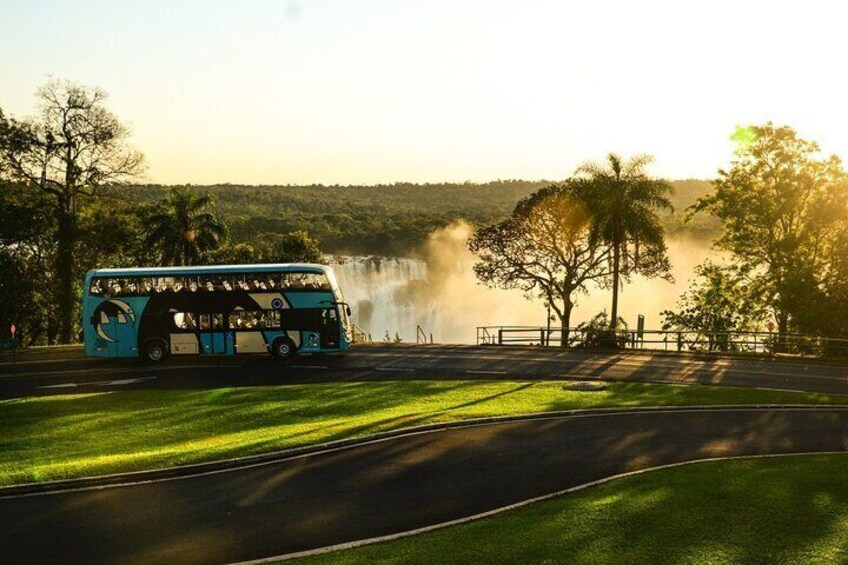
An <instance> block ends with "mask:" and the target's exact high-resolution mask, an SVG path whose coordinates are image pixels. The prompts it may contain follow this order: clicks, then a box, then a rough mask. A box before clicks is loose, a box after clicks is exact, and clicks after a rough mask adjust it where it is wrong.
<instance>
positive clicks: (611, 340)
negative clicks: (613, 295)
mask: <svg viewBox="0 0 848 565" xmlns="http://www.w3.org/2000/svg"><path fill="white" fill-rule="evenodd" d="M629 342H630V332H629V330H628V328H627V322H625V321H624V318H622V317H620V316H619V318H618V323H616V328H615V332H613V331H611V330H610V321H609V315H608V314H607V313H606V310H605V311H603V312H601V313H600V314H597V315H595V317H594V318H592V319H591V320H589V321H588V322H583V323H582V324H580V325H579V326H577V328H576V329H575V331H574V335H573V336H571V338H570V339H569V342H568V343H569V345H570V346H571V347H574V348H576V349H599V348H610V347H612V348H619V349H623V348H625V347H627V344H628V343H629Z"/></svg>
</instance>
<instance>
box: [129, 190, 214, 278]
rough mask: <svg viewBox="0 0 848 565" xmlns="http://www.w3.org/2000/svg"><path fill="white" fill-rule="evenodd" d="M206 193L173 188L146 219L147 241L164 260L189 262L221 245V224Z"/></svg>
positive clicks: (180, 263) (184, 263)
mask: <svg viewBox="0 0 848 565" xmlns="http://www.w3.org/2000/svg"><path fill="white" fill-rule="evenodd" d="M213 208H214V202H213V200H212V197H211V196H209V195H208V194H198V193H196V192H194V191H192V190H191V189H189V188H172V189H171V191H170V193H169V194H168V197H167V198H166V199H165V200H164V201H163V202H161V203H160V205H159V206H158V207H157V209H156V210H155V211H154V213H153V214H152V215H151V217H150V218H149V221H148V225H149V231H148V235H147V238H146V242H147V243H148V244H149V245H151V246H154V247H156V248H157V249H158V250H159V252H160V253H161V258H162V261H163V262H164V263H168V264H171V265H191V264H193V263H195V262H197V260H198V259H200V258H201V257H203V256H204V254H206V253H207V252H209V251H212V250H214V249H217V248H218V247H219V246H220V245H221V239H222V238H223V236H224V234H225V233H226V229H225V228H224V224H223V223H221V221H220V220H219V219H218V217H217V216H216V215H215V214H214V212H213V210H212V209H213Z"/></svg>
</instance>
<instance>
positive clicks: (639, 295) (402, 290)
mask: <svg viewBox="0 0 848 565" xmlns="http://www.w3.org/2000/svg"><path fill="white" fill-rule="evenodd" d="M471 233H472V228H471V226H469V225H468V224H466V223H462V222H460V223H456V224H452V225H451V226H448V227H446V228H444V229H441V230H437V231H435V232H433V233H432V234H431V235H430V237H429V238H428V241H427V244H426V245H425V247H424V249H423V251H422V253H421V257H420V258H382V257H336V258H335V259H334V260H333V261H332V266H333V268H334V270H335V272H336V276H337V277H338V279H339V284H340V286H341V288H342V291H343V292H344V295H345V300H346V301H347V302H348V304H350V306H351V309H352V310H353V320H354V322H356V323H357V324H358V325H359V326H361V327H362V328H363V329H364V330H366V331H368V332H369V333H370V334H371V337H372V339H374V340H375V341H382V340H383V339H384V337H385V335H386V333H387V332H388V334H389V336H390V338H391V339H394V337H395V334H397V335H399V336H400V337H401V338H402V339H403V340H404V341H408V342H414V341H416V326H420V327H421V328H422V329H423V330H424V333H425V335H426V337H427V339H429V336H430V334H432V335H433V338H434V340H435V341H436V342H437V343H474V342H475V340H476V328H477V326H497V325H531V326H541V325H544V324H545V316H546V312H545V307H544V305H543V303H542V302H541V301H540V300H528V299H527V298H526V297H525V296H524V295H523V294H522V293H521V292H520V291H516V290H500V289H491V288H487V287H485V286H482V285H481V284H479V282H478V281H477V279H476V277H475V275H474V271H473V265H474V255H473V254H472V253H471V252H470V251H468V249H467V248H466V246H465V242H466V241H467V240H468V238H469V237H470V236H471ZM668 247H669V256H670V258H671V262H672V274H673V275H674V278H675V282H674V283H669V282H666V281H663V280H659V279H653V280H646V279H642V278H638V277H637V278H635V279H634V280H633V281H632V282H631V284H628V285H626V286H624V288H623V291H622V292H621V294H620V315H621V316H622V317H623V318H624V319H625V320H626V321H627V323H628V324H630V325H631V326H635V325H636V317H637V315H638V314H643V315H645V317H646V327H647V328H649V329H654V328H659V327H660V324H661V318H660V312H661V311H662V310H665V309H668V308H674V306H675V303H676V301H677V299H678V297H679V296H680V294H681V293H682V292H683V291H684V290H685V289H686V288H687V287H688V284H689V279H690V278H691V277H692V272H693V269H694V267H695V266H696V265H698V264H699V263H701V262H703V261H704V259H706V258H707V257H708V256H710V254H711V252H710V249H709V247H708V246H706V245H702V244H699V243H692V242H689V241H685V240H673V241H670V242H669V244H668ZM609 307H610V291H609V290H607V289H599V288H592V289H590V292H589V293H588V294H587V295H579V296H578V297H577V307H576V308H575V310H574V312H573V314H572V325H577V324H579V323H580V322H583V321H586V320H588V319H590V318H591V317H592V316H594V315H595V314H597V313H598V312H600V311H602V310H607V311H608V310H609ZM553 323H554V325H556V324H557V322H553Z"/></svg>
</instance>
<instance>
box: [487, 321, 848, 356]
mask: <svg viewBox="0 0 848 565" xmlns="http://www.w3.org/2000/svg"><path fill="white" fill-rule="evenodd" d="M563 341H565V342H566V343H565V346H566V347H569V348H576V349H591V348H595V347H604V346H610V345H612V346H618V347H620V348H625V349H645V350H661V351H701V352H738V353H759V354H774V353H790V354H797V355H813V356H822V357H825V356H848V338H837V337H820V336H809V335H801V334H786V335H783V336H781V335H779V334H777V333H774V332H748V331H745V332H742V331H740V332H696V331H673V330H642V331H639V330H619V331H618V332H616V336H615V338H614V339H613V338H612V336H611V335H610V334H609V333H608V332H603V331H599V330H598V329H597V328H590V329H586V328H567V329H562V328H551V329H550V330H549V329H547V328H545V327H542V326H480V327H478V328H477V344H478V345H540V346H551V347H561V346H562V345H563Z"/></svg>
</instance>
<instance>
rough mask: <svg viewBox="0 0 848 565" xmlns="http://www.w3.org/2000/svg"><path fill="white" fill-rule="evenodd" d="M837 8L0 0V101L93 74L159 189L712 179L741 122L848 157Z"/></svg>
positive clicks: (29, 101)
mask: <svg viewBox="0 0 848 565" xmlns="http://www.w3.org/2000/svg"><path fill="white" fill-rule="evenodd" d="M841 4H842V3H841V2H830V1H828V2H823V1H815V0H806V1H804V2H801V1H797V2H780V1H774V0H772V1H768V2H759V1H751V0H749V1H745V0H736V1H724V0H718V1H697V2H696V1H690V2H680V1H670V2H664V1H663V2H661V1H648V0H645V1H641V2H636V1H624V0H593V1H591V2H590V1H575V2H571V1H564V0H561V1H551V2H548V1H541V0H539V1H536V0H524V1H498V0H488V1H483V0H450V1H443V0H428V1H419V2H413V1H409V0H394V1H379V0H348V1H342V0H280V1H272V0H264V1H263V0H240V1H238V2H236V1H234V0H231V1H230V2H221V1H215V0H169V1H160V0H146V1H144V2H132V1H123V0H122V1H121V2H115V1H95V0H75V1H64V2H60V1H58V0H4V2H3V7H2V18H0V108H3V110H4V111H5V113H6V114H11V115H13V116H16V117H24V116H27V115H31V114H33V113H34V111H35V105H34V103H35V101H34V97H33V93H34V92H35V90H36V89H37V88H38V87H39V86H40V85H41V84H43V83H44V82H46V81H47V80H48V79H49V78H50V77H56V78H62V79H71V80H74V81H77V82H80V83H82V84H85V85H90V86H97V87H100V88H102V89H104V90H105V91H106V92H108V94H109V99H108V106H109V108H110V109H111V110H112V111H113V112H114V113H115V114H117V115H118V117H119V118H120V119H121V120H123V121H124V122H125V123H127V124H128V125H129V126H130V128H131V130H132V138H131V141H132V143H133V145H134V146H135V147H137V148H138V149H140V150H141V151H142V152H143V153H144V154H145V155H146V159H147V172H146V174H145V177H144V178H143V180H144V181H147V182H158V183H166V184H182V183H192V184H211V183H223V182H231V183H247V184H306V183H324V184H336V183H338V184H375V183H389V182H396V181H397V182H399V181H410V182H441V181H458V182H462V181H467V180H468V181H487V180H494V179H499V178H500V179H507V178H524V179H549V180H558V179H563V178H566V177H567V176H569V175H570V174H571V173H572V172H573V171H574V169H575V167H577V166H578V165H579V164H581V163H583V162H585V161H587V160H598V159H602V158H603V157H604V155H605V154H606V153H608V152H610V151H616V152H619V153H622V154H624V155H630V154H635V153H649V154H652V155H654V156H655V158H656V163H655V165H654V167H653V169H652V172H654V173H655V174H657V175H661V176H664V177H669V178H711V177H713V176H714V175H715V172H716V170H717V169H718V168H719V167H722V166H726V165H727V164H728V163H729V161H730V159H731V157H732V152H733V143H732V142H731V141H730V139H729V138H730V135H731V134H732V133H733V131H734V129H735V127H736V126H737V125H740V124H754V123H762V122H765V121H768V120H772V121H774V122H776V123H779V124H787V125H790V126H792V127H794V128H795V129H797V130H798V131H799V132H800V133H801V135H803V136H804V137H807V138H811V139H814V140H817V141H818V142H819V143H820V144H821V145H822V148H823V149H824V150H825V151H827V152H828V153H836V154H838V155H840V156H843V157H848V109H847V108H846V105H848V96H846V94H848V87H846V85H848V82H846V65H845V63H846V57H845V53H846V51H845V47H844V36H845V32H844V22H845V21H846V18H845V16H846V15H848V14H846V12H848V8H842V7H841V6H840V5H841Z"/></svg>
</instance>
